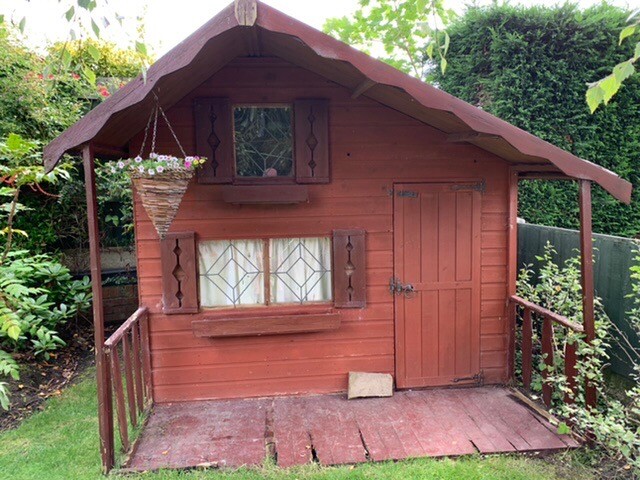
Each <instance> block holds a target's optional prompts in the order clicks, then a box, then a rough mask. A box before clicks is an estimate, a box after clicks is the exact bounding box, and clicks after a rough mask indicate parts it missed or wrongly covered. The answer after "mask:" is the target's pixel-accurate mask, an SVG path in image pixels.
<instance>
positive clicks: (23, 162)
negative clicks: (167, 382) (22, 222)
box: [0, 134, 91, 408]
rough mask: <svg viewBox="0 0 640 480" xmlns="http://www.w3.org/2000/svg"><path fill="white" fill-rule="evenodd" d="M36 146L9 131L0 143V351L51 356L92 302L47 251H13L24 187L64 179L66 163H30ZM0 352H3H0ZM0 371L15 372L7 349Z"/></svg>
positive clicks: (1, 388)
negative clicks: (62, 331)
mask: <svg viewBox="0 0 640 480" xmlns="http://www.w3.org/2000/svg"><path fill="white" fill-rule="evenodd" d="M38 148H39V144H38V143H37V142H32V141H28V140H25V139H23V138H22V137H20V136H19V135H15V134H12V135H9V137H7V139H6V140H4V141H2V142H0V160H1V163H0V181H1V184H2V186H1V187H0V197H5V198H8V201H7V202H6V203H3V204H2V205H0V208H1V210H2V211H3V212H6V217H5V218H3V219H2V221H1V222H0V235H2V236H3V238H4V245H2V250H1V252H0V349H4V350H12V351H16V350H26V349H31V350H33V352H34V353H35V354H36V355H42V356H43V357H44V358H45V359H48V358H49V354H50V352H51V351H53V350H55V349H57V348H58V347H59V346H61V345H64V342H63V340H62V339H61V338H60V337H59V336H58V332H57V328H58V327H59V326H61V325H62V324H64V323H65V322H66V321H68V320H69V319H71V318H74V317H76V316H77V315H78V314H79V313H80V312H82V311H86V310H88V308H89V304H90V299H91V297H90V293H89V280H88V279H87V278H85V279H83V280H81V281H79V280H73V278H72V277H71V274H70V272H69V270H68V269H67V268H66V267H64V266H63V265H61V264H60V263H59V262H58V261H57V260H55V259H54V258H53V257H51V256H49V255H46V254H39V255H34V254H33V253H32V252H30V251H28V250H15V248H14V247H15V241H14V239H15V237H16V236H28V234H27V232H26V231H24V230H20V229H18V228H16V225H15V219H16V218H17V217H19V216H20V215H21V214H22V213H23V212H25V211H28V207H26V206H25V205H23V204H22V203H20V194H21V193H22V190H23V189H24V188H31V189H33V190H38V191H41V192H44V190H43V188H42V186H41V185H42V184H50V185H55V184H56V183H57V182H58V180H60V179H68V177H69V172H68V170H69V168H70V167H69V166H68V165H65V164H63V165H61V166H60V167H59V168H57V169H55V170H54V171H52V172H49V173H45V171H44V167H43V166H42V165H39V164H36V165H34V157H36V156H37V155H38V154H37V151H38ZM0 352H2V350H0ZM0 374H2V375H5V376H6V375H11V376H12V377H14V378H15V377H16V376H17V375H18V370H17V365H16V363H15V361H13V360H12V359H11V357H10V355H8V354H7V352H6V351H4V352H2V353H0ZM6 388H7V387H6V383H5V382H2V383H0V406H2V407H3V408H8V395H7V389H6Z"/></svg>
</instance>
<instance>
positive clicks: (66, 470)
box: [0, 372, 592, 480]
mask: <svg viewBox="0 0 640 480" xmlns="http://www.w3.org/2000/svg"><path fill="white" fill-rule="evenodd" d="M92 373H93V372H92ZM97 430H98V426H97V418H96V390H95V379H94V377H93V376H92V375H89V374H85V376H84V377H83V378H82V380H81V381H80V382H78V383H77V384H76V385H73V386H71V387H69V388H68V389H66V390H65V391H64V392H63V393H62V395H60V396H59V397H56V398H53V399H51V400H49V401H48V402H47V404H46V406H45V409H44V411H42V412H39V413H37V414H35V415H33V416H32V417H30V418H28V419H27V420H25V421H24V422H23V423H22V424H21V425H20V426H19V427H18V428H17V429H15V430H10V431H7V432H4V433H2V434H0V478H1V479H5V478H6V479H12V480H31V479H33V480H36V479H37V480H40V479H44V478H46V479H47V480H55V479H64V480H70V479H83V480H84V479H99V478H102V477H101V475H100V462H99V455H98V436H97ZM563 461H564V460H563ZM566 461H567V462H568V461H570V458H566ZM560 463H563V462H558V461H551V462H550V461H544V460H539V459H533V458H527V457H524V456H491V457H486V458H481V457H466V458H461V459H457V460H451V459H445V460H433V459H418V460H408V461H402V462H386V463H378V464H373V463H371V464H366V465H359V466H356V467H349V466H346V467H320V466H318V465H310V466H307V467H300V468H294V469H288V470H283V469H278V468H277V467H275V466H272V465H265V466H264V467H262V468H254V469H241V470H237V471H228V472H221V471H217V470H208V471H202V470H201V471H190V472H177V471H164V472H156V473H148V474H142V475H138V476H131V477H127V478H134V479H136V478H144V479H150V480H156V479H167V480H171V479H192V478H193V479H201V478H202V479H215V478H224V479H230V480H240V479H260V478H267V479H292V480H293V479H300V480H302V479H343V478H344V479H347V478H348V479H365V478H366V479H369V478H371V479H387V478H388V479H394V478H403V479H406V478H416V479H418V478H419V479H439V480H446V479H456V480H464V479H474V480H475V479H505V480H507V479H509V480H518V479H522V480H536V479H541V480H542V479H544V480H553V479H561V478H565V479H566V478H572V479H577V478H584V479H587V478H592V477H591V475H589V474H588V473H586V472H585V474H584V475H581V474H578V473H577V471H576V470H575V469H571V468H569V469H567V468H566V466H565V467H560V466H559V464H560ZM561 471H562V472H565V473H564V474H561V473H559V472H561ZM566 472H569V473H566Z"/></svg>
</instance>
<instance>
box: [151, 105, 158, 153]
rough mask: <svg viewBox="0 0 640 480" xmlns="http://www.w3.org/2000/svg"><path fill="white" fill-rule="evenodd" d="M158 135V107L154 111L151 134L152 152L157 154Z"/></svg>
mask: <svg viewBox="0 0 640 480" xmlns="http://www.w3.org/2000/svg"><path fill="white" fill-rule="evenodd" d="M157 133H158V106H157V105H156V108H154V110H153V131H152V132H151V152H152V153H156V134H157Z"/></svg>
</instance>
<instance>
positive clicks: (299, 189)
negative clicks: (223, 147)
mask: <svg viewBox="0 0 640 480" xmlns="http://www.w3.org/2000/svg"><path fill="white" fill-rule="evenodd" d="M222 198H223V200H224V201H225V202H226V203H233V204H236V205H242V204H258V205H287V204H289V205H290V204H296V203H304V202H308V201H309V189H308V188H307V186H306V185H274V184H264V185H225V186H224V187H223V190H222Z"/></svg>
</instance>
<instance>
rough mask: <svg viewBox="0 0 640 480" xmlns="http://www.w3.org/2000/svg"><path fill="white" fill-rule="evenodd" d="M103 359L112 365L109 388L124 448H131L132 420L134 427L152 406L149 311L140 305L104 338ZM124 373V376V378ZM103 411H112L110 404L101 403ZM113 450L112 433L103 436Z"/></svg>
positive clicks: (109, 413) (108, 379) (113, 440)
mask: <svg viewBox="0 0 640 480" xmlns="http://www.w3.org/2000/svg"><path fill="white" fill-rule="evenodd" d="M104 356H105V358H104V361H105V362H106V364H107V365H108V366H109V375H108V378H107V388H108V389H109V391H110V392H112V395H113V398H114V399H115V413H116V419H117V423H118V430H119V432H120V440H121V443H122V449H123V450H124V451H127V450H129V448H130V446H131V443H130V438H129V422H131V425H132V426H133V427H134V428H135V427H137V426H138V422H139V420H140V417H141V415H142V414H143V412H144V411H145V409H146V408H147V407H150V406H151V403H152V401H153V399H152V389H151V353H150V350H149V312H148V310H147V307H140V308H138V310H136V311H135V312H134V314H133V315H131V316H130V317H129V318H128V319H127V320H126V321H125V322H124V323H123V324H122V325H121V326H120V327H119V328H118V329H117V330H116V331H115V332H114V333H113V335H111V336H110V337H109V338H108V339H107V340H106V341H105V342H104ZM123 377H124V378H123ZM99 408H101V409H102V410H103V411H102V412H101V413H103V414H104V415H113V408H112V406H111V405H99ZM104 441H106V442H108V443H109V445H108V447H109V448H110V450H111V451H113V449H114V442H115V439H114V437H113V435H111V436H110V438H106V439H104Z"/></svg>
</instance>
